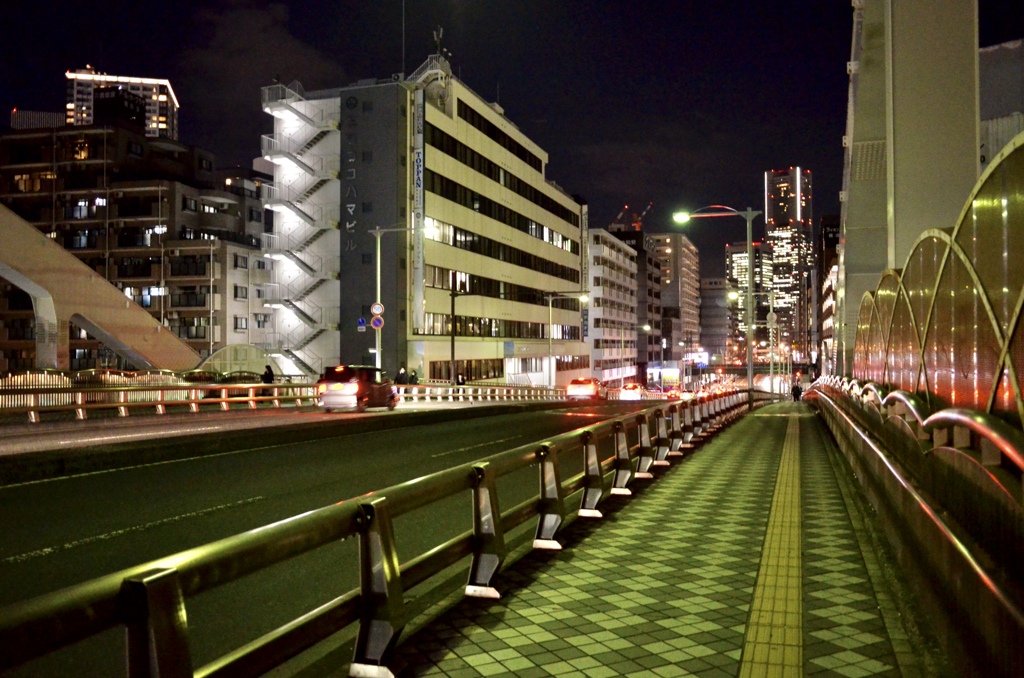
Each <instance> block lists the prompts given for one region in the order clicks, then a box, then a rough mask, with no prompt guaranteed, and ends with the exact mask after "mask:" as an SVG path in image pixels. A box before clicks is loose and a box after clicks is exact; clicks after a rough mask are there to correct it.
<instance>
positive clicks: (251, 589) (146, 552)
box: [0, 402, 643, 676]
mask: <svg viewBox="0 0 1024 678" xmlns="http://www.w3.org/2000/svg"><path fill="white" fill-rule="evenodd" d="M642 405H643V403H619V402H611V403H602V404H599V405H595V406H583V407H580V406H570V407H566V408H564V409H556V410H549V411H543V412H533V413H523V414H517V415H500V416H489V417H481V418H475V419H467V420H463V421H456V422H448V423H445V424H441V425H430V426H414V427H409V428H400V429H394V430H388V431H383V432H381V431H378V432H373V433H363V434H356V435H347V436H342V437H336V438H325V439H320V440H316V441H313V442H304V443H297V444H291V445H279V446H273V447H260V439H259V438H260V436H259V433H254V435H253V446H252V447H251V448H250V449H246V450H243V451H238V452H230V453H225V454H220V455H214V456H198V457H194V458H186V459H182V460H177V461H170V462H162V463H156V464H149V465H143V466H135V467H131V468H124V469H116V470H108V471H101V472H96V473H89V474H83V475H77V476H70V477H65V478H58V479H53V480H48V481H41V482H32V483H25V484H20V485H10V486H6V487H0V517H2V522H3V539H2V540H0V605H6V604H9V603H11V602H14V601H18V600H23V599H26V598H30V597H33V596H36V595H39V594H42V593H45V592H49V591H54V590H56V589H59V588H62V587H65V586H69V585H72V584H76V583H79V582H82V581H86V580H88V579H91V578H94V577H98V576H101V575H104V574H108V573H110V572H113V571H116V570H119V569H122V568H125V567H129V566H132V565H136V564H139V563H142V562H146V561H149V560H153V559H156V558H159V557H162V556H165V555H168V554H171V553H176V552H178V551H182V550H185V549H188V548H191V547H194V546H198V545H201V544H205V543H209V542H212V541H215V540H217V539H220V538H223V537H226V536H230V535H233V534H237V533H239V532H243V531H246V530H250V529H254V528H257V527H260V526H262V525H267V524H269V523H272V522H275V521H277V520H281V519H284V518H288V517H291V516H294V515H297V514H299V513H302V512H305V511H309V510H312V509H316V508H319V507H322V506H325V505H328V504H331V503H335V502H337V501H340V500H343V499H347V498H351V497H354V496H358V495H360V494H363V493H365V492H368V491H371V490H375V489H380V488H383V487H387V486H389V485H394V484H397V483H400V482H403V481H406V480H410V479H413V478H417V477H420V476H423V475H427V474H429V473H433V472H435V471H439V470H441V469H444V468H448V467H451V466H456V465H459V464H462V463H465V462H469V461H473V460H477V459H481V458H483V457H486V456H488V455H490V454H494V453H496V452H499V451H502V450H505V449H509V448H512V447H516V446H519V445H524V444H527V443H532V442H539V441H543V440H544V439H546V438H548V437H551V436H553V435H556V434H558V433H562V432H565V431H569V430H572V429H576V428H579V427H582V426H586V425H589V424H592V423H594V422H596V421H598V420H600V419H602V418H605V417H610V416H615V415H617V414H623V413H626V412H629V411H633V410H636V409H641V406H642ZM319 416H322V415H311V419H312V418H313V417H319ZM378 416H401V413H400V412H396V413H388V414H382V415H378ZM580 470H582V464H581V462H580V461H579V460H565V461H563V468H562V472H563V475H564V476H565V477H568V476H570V475H572V474H575V473H578V472H580ZM536 488H537V478H536V475H535V474H532V473H531V474H523V475H522V477H520V478H513V479H509V482H508V483H506V484H505V485H503V486H502V487H501V492H502V497H501V500H502V507H503V508H508V507H510V506H513V505H515V504H516V503H518V502H519V501H522V499H524V498H526V497H527V496H529V495H531V494H532V493H534V492H535V491H536ZM469 501H470V497H469V496H468V495H467V496H466V497H465V498H462V497H454V498H452V499H450V500H449V501H448V502H447V503H445V502H441V503H438V504H436V505H434V506H433V507H431V509H430V510H429V511H427V510H424V511H422V512H420V513H418V514H415V515H414V516H407V517H402V518H399V519H398V520H396V525H395V527H396V538H397V542H398V546H399V549H400V555H401V558H400V559H401V560H402V561H403V562H404V561H406V560H408V559H409V558H411V557H413V556H415V555H417V554H419V553H420V552H422V551H423V550H425V549H427V548H430V547H432V546H434V545H436V544H438V543H440V542H442V541H443V540H445V539H448V538H450V537H452V536H454V535H456V534H459V533H461V532H463V531H464V530H466V529H468V528H469V527H471V516H472V514H471V511H470V510H469V506H470V504H469ZM355 563H356V543H355V540H349V541H348V542H345V543H339V544H336V545H332V546H330V547H325V548H322V549H319V550H318V551H316V552H313V553H310V554H307V555H305V556H303V557H301V558H297V559H293V560H291V561H288V562H285V563H281V564H279V565H277V566H275V567H274V568H271V569H270V570H267V571H265V572H262V573H259V574H257V575H254V576H252V577H249V578H247V579H245V580H243V581H242V582H239V583H235V584H231V585H228V586H225V587H222V588H220V589H217V590H215V591H212V592H208V593H206V594H203V595H201V596H198V597H196V598H195V599H190V600H189V601H188V602H187V605H188V614H189V620H188V623H189V628H190V635H191V640H192V650H193V659H194V665H195V666H196V667H198V666H201V665H202V664H204V663H206V662H208V661H210V660H211V659H213V658H215V657H216V656H218V655H220V654H221V653H223V652H224V651H227V650H228V649H231V648H234V647H237V646H239V645H241V644H243V643H244V642H246V641H249V640H252V639H254V638H256V637H258V636H259V635H261V634H262V633H265V632H267V631H269V630H272V629H273V628H276V627H277V626H279V625H280V624H281V623H283V622H285V621H288V620H291V619H292V618H294V617H296V616H298V615H299V614H301V613H303V612H306V611H308V610H310V609H313V608H314V607H316V606H317V605H319V604H322V603H324V602H326V601H328V600H330V599H332V598H334V597H336V596H338V595H340V594H341V593H343V592H345V591H347V590H350V589H351V588H353V587H355V586H356V585H357V572H356V567H355ZM0 614H2V610H0ZM122 648H123V638H122V634H120V633H108V634H105V635H104V636H102V637H100V638H99V639H96V640H95V641H89V642H88V643H83V644H80V646H78V647H76V648H74V649H71V650H67V651H62V652H61V653H58V654H57V655H55V656H54V657H51V658H47V659H45V660H43V661H41V662H36V663H32V664H29V665H27V666H25V667H22V668H21V669H19V670H18V671H17V672H16V673H15V674H14V675H54V672H55V671H56V672H57V673H59V674H63V675H70V674H71V673H73V674H74V675H79V676H87V675H97V676H100V675H116V674H119V673H121V672H123V665H122V657H123V649H122Z"/></svg>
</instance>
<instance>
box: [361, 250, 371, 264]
mask: <svg viewBox="0 0 1024 678" xmlns="http://www.w3.org/2000/svg"><path fill="white" fill-rule="evenodd" d="M363 263H364V264H372V263H373V255H372V254H369V253H367V252H364V253H363Z"/></svg>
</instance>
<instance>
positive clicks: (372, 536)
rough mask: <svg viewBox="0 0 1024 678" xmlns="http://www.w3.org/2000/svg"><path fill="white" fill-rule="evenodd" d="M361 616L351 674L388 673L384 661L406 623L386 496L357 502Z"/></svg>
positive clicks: (373, 674)
mask: <svg viewBox="0 0 1024 678" xmlns="http://www.w3.org/2000/svg"><path fill="white" fill-rule="evenodd" d="M359 509H360V511H361V513H362V515H361V516H360V517H359V521H360V528H361V529H360V532H359V585H360V602H361V610H360V613H361V615H360V619H359V631H358V633H357V635H356V644H355V652H354V654H353V657H352V664H351V666H350V667H349V675H350V676H376V677H385V676H391V675H392V674H391V671H390V670H389V669H388V668H387V663H388V662H389V660H390V659H391V652H392V650H393V649H394V647H395V643H396V642H397V640H398V636H399V634H400V633H401V632H402V628H403V627H404V626H405V601H404V599H403V591H402V578H401V570H400V564H399V560H398V551H397V549H396V548H395V530H394V524H393V523H392V521H391V512H390V511H389V510H388V507H387V499H386V498H385V497H379V498H377V499H374V500H372V501H368V502H364V503H361V504H360V505H359Z"/></svg>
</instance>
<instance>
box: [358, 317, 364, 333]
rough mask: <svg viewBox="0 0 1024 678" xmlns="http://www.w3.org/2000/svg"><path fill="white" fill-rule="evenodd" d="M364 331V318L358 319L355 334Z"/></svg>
mask: <svg viewBox="0 0 1024 678" xmlns="http://www.w3.org/2000/svg"><path fill="white" fill-rule="evenodd" d="M365 331H366V318H360V319H359V320H357V321H356V332H365Z"/></svg>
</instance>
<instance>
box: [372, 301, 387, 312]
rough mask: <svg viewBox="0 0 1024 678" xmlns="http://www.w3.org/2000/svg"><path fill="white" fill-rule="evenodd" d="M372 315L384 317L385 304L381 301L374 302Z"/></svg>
mask: <svg viewBox="0 0 1024 678" xmlns="http://www.w3.org/2000/svg"><path fill="white" fill-rule="evenodd" d="M370 313H372V314H374V315H382V314H383V313H384V304H382V303H380V302H379V301H375V302H373V305H371V306H370Z"/></svg>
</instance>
